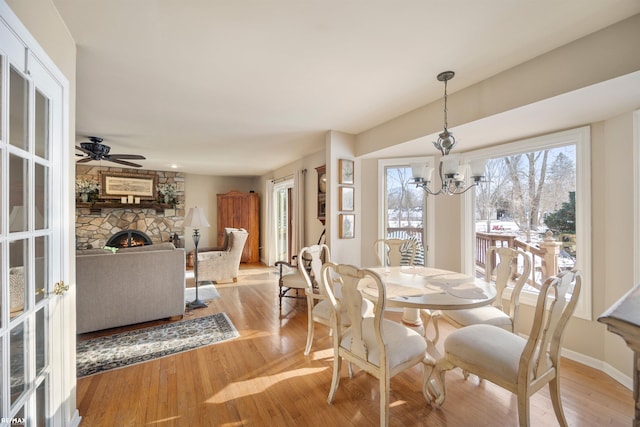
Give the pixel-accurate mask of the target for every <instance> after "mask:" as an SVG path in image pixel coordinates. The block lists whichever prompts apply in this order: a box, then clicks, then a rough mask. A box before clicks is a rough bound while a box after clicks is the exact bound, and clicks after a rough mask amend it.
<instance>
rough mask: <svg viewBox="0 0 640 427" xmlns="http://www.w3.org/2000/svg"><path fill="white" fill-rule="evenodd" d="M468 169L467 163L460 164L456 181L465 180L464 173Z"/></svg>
mask: <svg viewBox="0 0 640 427" xmlns="http://www.w3.org/2000/svg"><path fill="white" fill-rule="evenodd" d="M466 171H467V165H458V171H457V172H456V181H464V175H465V173H466Z"/></svg>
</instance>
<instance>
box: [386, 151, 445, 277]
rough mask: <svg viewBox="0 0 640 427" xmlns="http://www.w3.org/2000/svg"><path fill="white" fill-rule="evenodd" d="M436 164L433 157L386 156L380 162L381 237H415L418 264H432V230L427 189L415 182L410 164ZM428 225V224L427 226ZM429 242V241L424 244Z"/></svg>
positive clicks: (416, 263)
mask: <svg viewBox="0 0 640 427" xmlns="http://www.w3.org/2000/svg"><path fill="white" fill-rule="evenodd" d="M416 162H422V163H429V164H433V159H432V158H401V159H384V160H380V161H379V162H378V176H379V179H380V183H379V186H378V188H379V189H380V197H379V198H378V200H380V204H381V206H379V210H378V211H379V212H382V215H380V224H379V227H378V237H379V238H397V239H414V240H415V241H416V243H417V247H418V250H417V253H416V257H415V260H414V264H415V265H432V263H430V259H429V254H428V251H425V248H428V247H429V243H430V239H431V238H432V237H431V233H428V232H427V230H430V228H429V226H428V224H429V221H428V219H429V218H432V217H433V215H430V214H428V208H427V203H426V197H425V195H426V194H425V192H424V191H423V190H422V189H421V188H418V187H416V186H415V184H413V183H412V182H413V178H412V173H411V172H412V171H411V164H412V163H416ZM425 225H426V228H425ZM425 242H426V245H425ZM425 252H426V253H425Z"/></svg>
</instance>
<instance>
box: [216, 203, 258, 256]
mask: <svg viewBox="0 0 640 427" xmlns="http://www.w3.org/2000/svg"><path fill="white" fill-rule="evenodd" d="M217 202H218V246H221V245H222V244H223V242H224V229H225V228H226V227H233V228H244V229H245V230H247V232H248V233H249V236H248V237H247V243H245V246H244V250H243V252H242V258H241V260H240V262H258V261H259V260H260V254H259V244H260V222H259V208H260V206H259V199H258V193H253V192H249V193H243V192H240V191H230V192H228V193H225V194H218V195H217Z"/></svg>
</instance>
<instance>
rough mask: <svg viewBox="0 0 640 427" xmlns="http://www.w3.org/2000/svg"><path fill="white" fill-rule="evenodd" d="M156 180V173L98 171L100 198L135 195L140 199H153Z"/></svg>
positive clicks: (119, 197) (118, 197)
mask: <svg viewBox="0 0 640 427" xmlns="http://www.w3.org/2000/svg"><path fill="white" fill-rule="evenodd" d="M157 182H158V176H157V175H143V174H137V173H125V172H108V171H100V198H103V199H121V198H122V196H136V197H139V198H140V199H141V200H155V198H156V197H155V189H156V187H157Z"/></svg>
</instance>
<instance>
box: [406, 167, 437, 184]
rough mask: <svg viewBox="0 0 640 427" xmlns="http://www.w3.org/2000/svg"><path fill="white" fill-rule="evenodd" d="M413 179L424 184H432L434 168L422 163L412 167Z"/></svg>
mask: <svg viewBox="0 0 640 427" xmlns="http://www.w3.org/2000/svg"><path fill="white" fill-rule="evenodd" d="M411 170H412V174H413V178H414V179H416V180H421V181H424V182H431V176H432V175H433V168H432V167H429V166H427V165H423V164H420V163H415V164H413V165H411Z"/></svg>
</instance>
